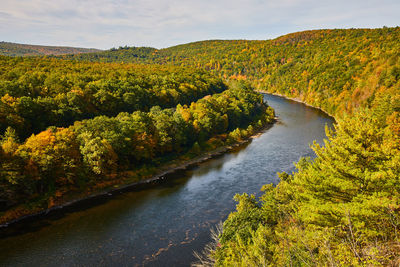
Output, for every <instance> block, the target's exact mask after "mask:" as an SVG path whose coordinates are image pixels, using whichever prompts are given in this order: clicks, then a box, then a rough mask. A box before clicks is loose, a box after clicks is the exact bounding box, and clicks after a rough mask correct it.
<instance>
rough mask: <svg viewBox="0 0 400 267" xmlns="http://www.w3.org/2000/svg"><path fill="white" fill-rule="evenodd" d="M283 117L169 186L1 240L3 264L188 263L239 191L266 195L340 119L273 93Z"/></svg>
mask: <svg viewBox="0 0 400 267" xmlns="http://www.w3.org/2000/svg"><path fill="white" fill-rule="evenodd" d="M265 99H266V100H267V101H268V103H269V104H270V105H271V106H272V107H273V108H274V109H275V111H276V114H277V116H278V117H279V118H280V123H276V124H275V125H274V126H273V127H272V128H271V129H269V130H267V131H266V132H265V133H264V134H263V135H261V136H260V137H259V138H256V139H254V140H253V141H252V142H251V143H250V144H248V145H247V146H245V147H242V148H240V149H237V150H235V151H234V152H232V153H229V154H226V155H223V156H221V157H218V158H216V159H213V160H210V161H208V162H205V163H202V164H201V165H200V166H198V167H195V168H193V169H190V170H182V171H179V172H177V173H175V174H173V175H171V177H168V179H167V181H166V182H165V183H163V184H160V185H157V186H154V187H152V188H147V189H141V190H138V191H133V192H127V193H124V194H120V195H117V196H115V197H113V198H112V199H110V200H103V201H102V202H103V203H102V204H101V205H87V206H85V207H82V209H79V210H78V211H75V212H69V213H67V214H65V215H63V216H57V217H54V218H47V219H46V220H42V221H40V222H37V223H35V224H34V225H33V227H32V228H30V229H28V230H29V231H26V232H25V233H24V234H20V235H17V236H11V237H8V238H3V239H1V240H0V251H1V253H0V265H1V266H143V265H145V266H188V265H189V264H190V262H192V261H193V260H194V257H193V250H196V251H199V250H201V249H202V248H203V247H204V245H205V244H206V243H208V242H209V240H210V237H209V229H210V227H212V226H214V225H215V224H217V223H218V222H219V221H221V220H224V219H225V218H226V216H227V215H228V214H229V212H231V211H232V210H233V209H234V207H235V203H234V201H233V200H232V198H233V196H234V195H235V193H243V192H247V193H254V194H256V195H260V191H259V190H260V188H261V186H262V185H263V184H265V183H274V184H276V183H277V182H278V179H277V175H276V172H278V171H279V172H281V171H287V172H292V171H294V167H293V164H292V163H293V162H295V161H297V160H298V159H299V158H300V157H301V156H311V157H313V153H312V151H311V150H310V149H309V145H310V144H311V143H312V141H313V140H317V141H318V142H321V140H322V139H323V138H324V137H325V134H324V127H325V125H326V124H328V125H331V124H332V119H330V118H329V117H328V116H326V115H324V114H323V113H321V112H320V111H318V110H315V109H312V108H308V107H306V106H305V105H302V104H300V103H296V102H293V101H289V100H285V99H283V98H280V97H277V96H270V95H266V96H265Z"/></svg>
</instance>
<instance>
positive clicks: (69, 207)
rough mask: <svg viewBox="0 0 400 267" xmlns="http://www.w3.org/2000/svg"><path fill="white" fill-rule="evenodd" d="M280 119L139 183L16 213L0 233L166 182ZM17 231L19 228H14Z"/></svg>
mask: <svg viewBox="0 0 400 267" xmlns="http://www.w3.org/2000/svg"><path fill="white" fill-rule="evenodd" d="M276 121H277V118H274V119H273V121H272V122H271V123H269V124H267V125H265V126H264V127H262V128H260V129H259V130H257V131H256V132H255V133H254V134H253V135H251V136H249V137H247V138H244V139H243V140H240V141H237V142H236V143H234V144H229V145H224V146H221V147H218V148H216V149H213V150H210V151H206V152H204V153H202V154H201V155H198V156H195V157H194V158H191V159H188V160H184V161H182V157H183V156H181V157H178V158H177V159H175V160H172V161H171V162H168V163H166V164H164V165H162V166H159V167H158V168H157V171H155V172H153V173H152V174H151V175H149V178H145V179H143V180H140V181H136V182H126V183H121V184H112V185H111V186H109V187H106V188H103V189H102V190H100V191H97V192H94V193H92V194H90V195H86V196H83V197H82V195H81V196H80V197H77V198H76V199H73V200H70V201H65V202H63V203H60V204H58V205H54V206H52V207H50V208H47V209H42V210H39V211H38V210H35V211H33V212H30V213H29V212H27V213H25V214H21V213H16V215H17V216H15V218H10V219H8V220H7V221H4V222H1V224H0V236H8V235H12V234H13V231H12V229H11V230H10V228H14V226H18V225H24V224H26V223H31V222H34V221H36V220H39V219H43V218H45V217H48V216H51V215H55V214H58V213H63V212H72V211H74V210H77V209H79V207H80V206H81V205H87V204H90V203H95V202H97V201H99V200H107V199H110V198H112V197H113V196H115V195H118V194H121V193H124V192H128V191H133V190H139V189H141V188H144V187H147V186H152V185H155V184H158V183H162V182H163V181H165V179H166V178H165V176H167V175H171V174H173V173H175V172H178V171H180V170H185V169H188V168H192V167H195V166H197V165H199V164H201V163H203V162H205V161H208V160H210V159H212V158H216V157H218V156H221V155H223V154H225V153H228V152H230V151H232V150H234V149H236V148H239V147H241V146H243V145H245V144H247V143H249V142H251V140H252V139H254V138H257V137H259V136H260V135H261V134H262V133H263V132H265V131H266V130H268V129H269V128H271V127H272V125H273V124H274V123H275V122H276ZM125 180H126V181H130V180H132V179H129V178H125ZM15 232H17V231H15Z"/></svg>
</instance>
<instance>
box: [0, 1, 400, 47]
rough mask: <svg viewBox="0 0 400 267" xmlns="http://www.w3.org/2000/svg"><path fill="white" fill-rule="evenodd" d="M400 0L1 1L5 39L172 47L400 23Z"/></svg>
mask: <svg viewBox="0 0 400 267" xmlns="http://www.w3.org/2000/svg"><path fill="white" fill-rule="evenodd" d="M399 12H400V1H398V0H364V1H361V0H357V1H344V0H335V1H334V0H329V1H318V0H247V1H245V0H171V1H168V0H133V1H130V0H114V1H112V0H97V1H95V0H52V1H51V0H29V1H28V0H18V1H15V0H2V4H1V6H0V37H1V39H3V40H5V41H16V42H22V43H35V44H53V45H72V46H85V47H98V48H110V47H112V46H119V45H137V46H139V45H147V46H155V47H166V46H170V45H174V44H177V43H185V42H189V41H195V40H203V39H213V38H220V39H227V38H228V39H246V38H247V39H250V38H251V39H253V38H257V39H266V38H270V37H275V36H278V35H281V34H285V33H289V32H293V31H297V30H303V29H311V28H314V29H315V28H342V27H347V28H349V27H381V26H383V25H387V26H395V23H398V14H399Z"/></svg>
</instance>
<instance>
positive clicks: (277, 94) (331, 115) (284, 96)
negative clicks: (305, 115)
mask: <svg viewBox="0 0 400 267" xmlns="http://www.w3.org/2000/svg"><path fill="white" fill-rule="evenodd" d="M256 92H258V93H262V94H270V95H275V96H279V97H283V98H285V99H289V100H292V101H295V102H298V103H302V104H304V105H306V106H307V107H311V108H315V109H318V110H320V111H322V112H323V113H325V114H327V115H328V116H329V117H332V118H334V119H335V116H334V115H333V114H331V113H329V112H328V111H326V110H324V109H323V108H320V107H315V106H313V105H311V104H309V103H307V102H304V101H302V100H301V99H300V98H298V97H289V96H286V95H283V94H279V93H271V92H268V91H265V90H256Z"/></svg>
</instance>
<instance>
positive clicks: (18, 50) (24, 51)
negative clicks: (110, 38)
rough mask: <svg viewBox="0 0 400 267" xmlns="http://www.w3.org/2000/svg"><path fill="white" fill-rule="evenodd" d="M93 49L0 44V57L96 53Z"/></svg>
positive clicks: (96, 50)
mask: <svg viewBox="0 0 400 267" xmlns="http://www.w3.org/2000/svg"><path fill="white" fill-rule="evenodd" d="M98 51H100V50H99V49H94V48H78V47H67V46H44V45H30V44H17V43H9V42H0V55H3V56H13V57H14V56H44V55H65V54H81V53H91V52H98Z"/></svg>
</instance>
